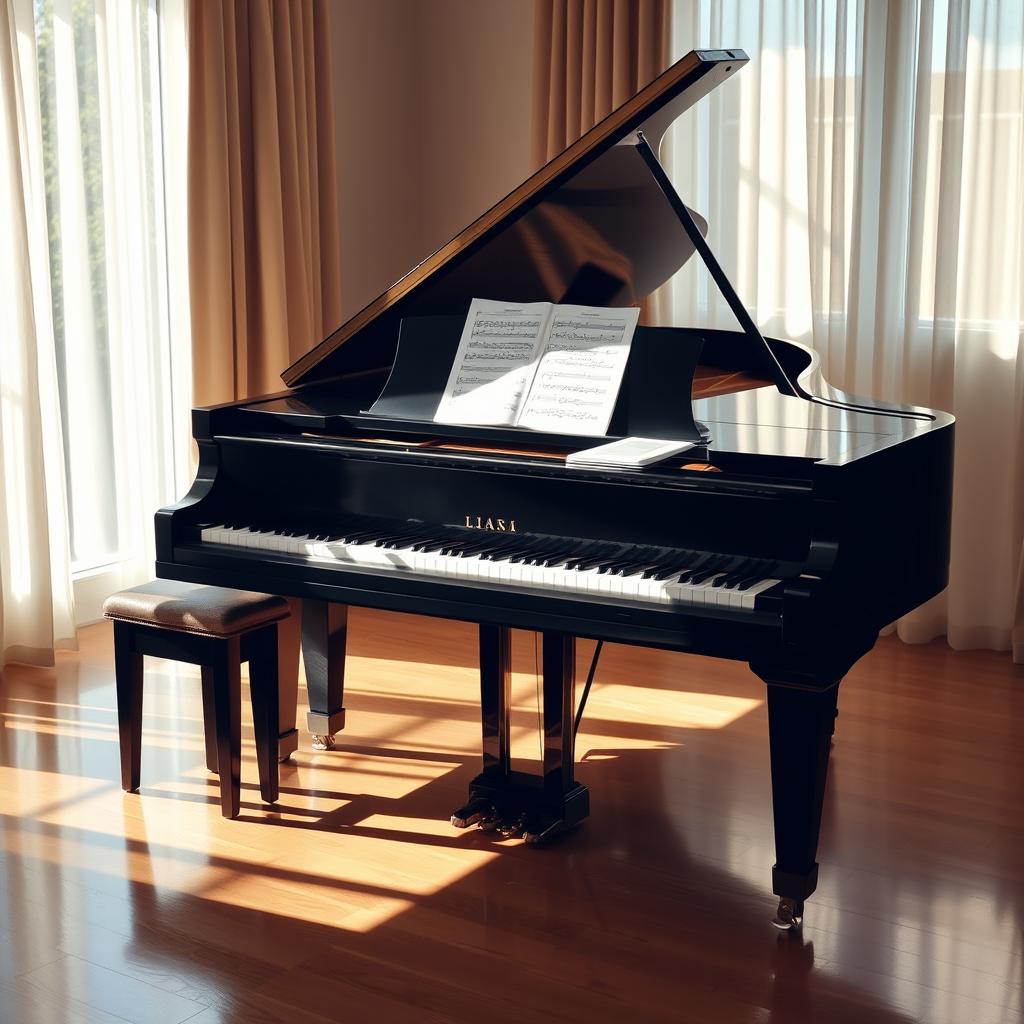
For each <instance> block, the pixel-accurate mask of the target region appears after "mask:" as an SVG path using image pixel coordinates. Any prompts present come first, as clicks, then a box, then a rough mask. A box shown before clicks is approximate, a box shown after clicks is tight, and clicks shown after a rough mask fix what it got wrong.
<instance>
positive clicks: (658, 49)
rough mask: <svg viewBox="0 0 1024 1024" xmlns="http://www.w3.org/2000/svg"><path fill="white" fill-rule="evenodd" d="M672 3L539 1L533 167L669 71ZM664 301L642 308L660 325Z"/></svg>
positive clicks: (651, 300) (652, 299) (652, 300)
mask: <svg viewBox="0 0 1024 1024" xmlns="http://www.w3.org/2000/svg"><path fill="white" fill-rule="evenodd" d="M670 12H671V3H670V0H536V2H535V13H534V41H533V161H534V165H535V166H537V167H541V166H543V165H544V164H545V163H547V162H548V160H551V159H552V158H553V157H556V156H558V154H559V153H561V152H562V150H564V149H566V148H567V147H568V146H570V145H572V143H573V142H575V141H576V140H577V139H578V138H579V137H580V136H581V135H584V134H585V133H586V132H588V131H589V130H590V129H591V128H593V127H594V125H596V124H597V123H598V122H599V121H602V120H604V118H606V117H607V116H608V115H609V114H610V113H611V112H612V111H613V110H615V109H616V108H617V107H620V106H621V105H622V104H623V103H625V102H626V100H628V99H630V97H632V96H634V95H635V94H636V93H637V92H639V91H640V90H641V89H642V88H643V87H644V86H645V85H647V84H648V82H651V81H653V80H654V79H655V78H657V77H658V75H660V74H661V72H662V71H664V70H665V68H667V67H668V65H669V63H670V60H669V41H670V37H671V33H670V25H669V15H670ZM665 301H666V295H665V292H664V289H659V290H658V291H657V292H655V293H654V294H653V295H650V296H648V297H647V298H646V299H644V300H643V301H642V302H641V303H640V322H641V323H642V324H656V323H661V322H662V321H663V319H664V317H665V316H666V311H665Z"/></svg>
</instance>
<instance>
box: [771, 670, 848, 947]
mask: <svg viewBox="0 0 1024 1024" xmlns="http://www.w3.org/2000/svg"><path fill="white" fill-rule="evenodd" d="M765 682H766V683H767V684H768V731H769V745H770V748H771V765H772V806H773V809H774V816H775V866H774V867H773V868H772V890H773V892H774V893H775V894H776V895H777V896H778V897H779V910H778V913H777V915H776V918H775V920H774V921H773V922H772V923H773V924H775V925H776V927H778V928H783V929H789V928H795V927H797V926H799V924H800V922H801V919H802V917H803V903H804V900H805V899H806V898H807V897H808V896H810V895H811V893H813V892H814V890H815V888H816V887H817V884H818V864H817V861H816V859H815V858H816V856H817V852H818V832H819V829H820V826H821V808H822V803H823V801H824V797H825V779H826V776H827V774H828V759H829V746H830V741H831V736H832V727H833V724H834V723H835V714H836V695H837V693H838V690H839V683H838V682H835V683H833V684H831V685H826V686H823V687H822V688H820V689H818V688H813V689H811V688H800V687H799V686H794V685H792V684H789V683H786V682H785V681H781V680H773V679H772V678H765Z"/></svg>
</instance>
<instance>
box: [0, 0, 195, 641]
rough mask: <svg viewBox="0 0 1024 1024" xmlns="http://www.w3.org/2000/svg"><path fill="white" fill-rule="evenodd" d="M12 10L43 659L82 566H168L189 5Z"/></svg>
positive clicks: (9, 601) (182, 441) (15, 153)
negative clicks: (164, 529)
mask: <svg viewBox="0 0 1024 1024" xmlns="http://www.w3.org/2000/svg"><path fill="white" fill-rule="evenodd" d="M4 17H5V19H6V23H7V27H8V31H9V33H10V37H11V40H10V45H9V46H8V47H6V48H5V50H4V52H3V53H2V54H0V61H2V62H3V76H4V88H3V96H2V102H3V108H4V118H5V122H6V123H7V124H9V125H11V126H13V128H12V129H11V130H10V131H8V133H7V136H8V138H9V139H10V140H11V142H10V143H9V144H8V145H7V147H6V148H5V150H4V155H3V158H4V164H5V168H4V171H3V173H4V175H5V177H4V182H5V192H4V199H5V201H6V202H7V204H8V206H9V209H10V210H11V212H12V216H14V215H17V219H16V220H15V221H14V223H20V224H23V225H24V230H23V231H21V232H20V233H19V232H18V231H16V232H14V233H13V234H11V235H9V236H7V237H4V238H0V253H2V255H0V259H2V260H3V263H4V265H6V266H8V267H9V268H11V273H10V274H7V273H5V274H4V276H3V283H2V284H0V288H3V287H10V288H11V289H12V296H11V303H12V304H11V305H9V306H8V307H7V308H12V309H14V310H15V311H16V313H15V316H16V319H15V324H14V326H13V327H12V330H11V334H9V335H8V336H7V338H5V340H4V350H3V363H2V364H0V368H2V371H3V374H2V377H0V385H2V386H3V389H4V390H3V396H2V398H0V403H2V406H0V410H2V417H0V423H2V428H0V429H2V431H3V440H4V450H5V456H6V457H7V458H8V459H10V456H9V455H8V452H15V451H16V452H18V453H20V455H19V457H20V465H21V467H22V468H21V469H20V473H21V478H22V479H21V481H20V482H19V483H14V484H13V485H12V480H11V477H10V476H9V475H8V476H7V477H6V481H5V482H6V483H7V486H6V487H5V489H4V492H3V494H2V495H0V521H4V522H6V523H7V524H8V529H7V531H6V534H5V536H4V537H3V538H2V539H0V556H2V555H3V554H4V553H6V560H4V558H2V557H0V588H2V590H0V592H2V594H3V598H4V604H5V614H4V623H3V625H4V637H3V643H2V646H3V647H4V648H5V649H9V651H10V652H13V653H8V655H7V657H8V658H11V657H17V658H18V659H19V660H34V661H40V660H46V659H47V658H50V657H52V651H53V649H54V647H55V646H59V645H60V643H61V642H62V641H65V640H67V639H68V638H69V637H70V636H73V630H71V629H69V627H68V622H69V621H70V620H71V610H70V593H71V574H72V572H73V571H77V573H78V574H79V576H82V575H83V574H90V573H91V574H94V575H95V574H98V578H99V579H100V580H101V584H100V586H101V587H102V589H104V590H112V589H116V588H117V587H119V586H123V585H126V584H129V583H132V582H138V581H139V580H140V579H142V578H144V577H147V576H149V575H152V560H153V512H154V511H155V509H156V508H158V507H159V506H160V505H161V504H163V503H166V502H168V501H171V500H173V499H174V498H175V496H176V495H177V494H178V493H179V492H180V491H181V490H182V489H183V487H184V486H185V484H186V482H187V480H186V478H187V471H188V459H189V442H188V398H189V391H190V386H189V350H190V343H189V342H190V339H189V314H188V294H187V280H188V276H187V270H186V269H185V251H186V249H185V240H184V238H183V236H182V232H183V230H184V225H185V223H186V218H185V215H184V214H185V195H184V189H185V150H184V140H185V137H186V134H185V133H186V123H185V115H186V110H185V100H184V96H185V94H186V86H187V66H186V62H185V59H184V46H185V32H184V7H183V0H160V2H158V0H34V2H33V0H8V2H7V4H6V7H5V14H4ZM14 129H16V131H15V130H14ZM19 169H20V170H19ZM15 171H18V173H17V174H16V173H15ZM7 222H8V221H7V219H5V223H7ZM30 298H31V300H32V301H31V306H28V305H26V304H27V303H28V301H29V299H30ZM29 313H31V317H30V316H29ZM29 368H32V369H31V372H30V371H29ZM19 403H21V404H19ZM22 409H23V410H32V409H35V410H37V411H36V413H35V420H29V419H26V418H25V417H26V416H27V415H28V414H27V412H19V410H22ZM18 416H20V417H21V418H20V419H18V420H17V421H16V420H15V417H18ZM36 421H38V423H37V422H36ZM37 435H38V440H36V439H35V438H36V436H37ZM40 510H41V511H42V512H43V513H44V515H40ZM12 523H13V524H14V525H13V526H12V525H11V524H12ZM44 523H45V535H44V533H43V532H42V531H43V529H44ZM14 562H19V563H20V564H23V565H24V566H27V567H28V568H27V569H24V571H23V572H22V573H21V576H20V577H19V574H18V572H17V571H16V569H15V568H14V567H13V563H14ZM8 563H12V564H8ZM47 567H48V568H47ZM26 573H28V575H27V576H26V575H25V574H26ZM19 578H24V579H26V580H30V582H27V583H23V584H19V582H18V580H19ZM17 595H20V604H19V603H18V601H19V598H18V596H17ZM19 607H24V608H25V610H26V615H25V617H24V618H18V619H15V618H13V617H12V613H11V611H10V609H11V608H15V609H17V608H19ZM48 608H50V609H51V611H50V612H49V613H47V609H48ZM48 619H49V620H52V621H53V625H52V627H51V628H50V629H49V630H47V629H46V628H44V625H43V624H44V623H45V622H46V621H47V620H48ZM26 650H28V651H29V653H26ZM31 652H36V653H31Z"/></svg>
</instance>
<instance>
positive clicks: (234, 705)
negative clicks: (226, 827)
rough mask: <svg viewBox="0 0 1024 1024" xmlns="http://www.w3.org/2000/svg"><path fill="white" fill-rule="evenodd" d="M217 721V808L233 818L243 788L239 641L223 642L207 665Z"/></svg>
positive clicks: (232, 638)
mask: <svg viewBox="0 0 1024 1024" xmlns="http://www.w3.org/2000/svg"><path fill="white" fill-rule="evenodd" d="M210 674H211V676H212V678H213V692H214V704H215V706H216V721H217V764H218V766H219V769H220V808H221V813H222V814H223V815H224V817H225V818H236V817H238V812H239V810H240V801H241V796H240V790H241V785H242V778H241V767H242V727H241V704H242V694H241V690H242V680H241V647H240V642H239V639H238V637H231V638H230V639H227V640H224V641H222V643H221V644H220V645H219V646H218V650H217V654H216V655H215V657H214V660H213V662H212V664H211V665H210Z"/></svg>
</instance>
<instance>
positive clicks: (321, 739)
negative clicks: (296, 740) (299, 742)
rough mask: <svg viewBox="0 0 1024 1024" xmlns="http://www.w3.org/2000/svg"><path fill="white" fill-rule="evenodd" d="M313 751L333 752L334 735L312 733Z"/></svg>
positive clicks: (329, 733) (330, 733)
mask: <svg viewBox="0 0 1024 1024" xmlns="http://www.w3.org/2000/svg"><path fill="white" fill-rule="evenodd" d="M313 749H314V750H333V749H334V733H333V732H328V733H316V732H315V733H313Z"/></svg>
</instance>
